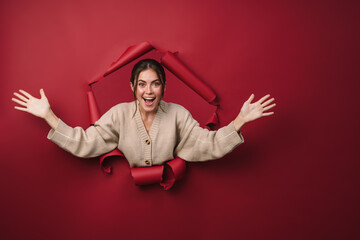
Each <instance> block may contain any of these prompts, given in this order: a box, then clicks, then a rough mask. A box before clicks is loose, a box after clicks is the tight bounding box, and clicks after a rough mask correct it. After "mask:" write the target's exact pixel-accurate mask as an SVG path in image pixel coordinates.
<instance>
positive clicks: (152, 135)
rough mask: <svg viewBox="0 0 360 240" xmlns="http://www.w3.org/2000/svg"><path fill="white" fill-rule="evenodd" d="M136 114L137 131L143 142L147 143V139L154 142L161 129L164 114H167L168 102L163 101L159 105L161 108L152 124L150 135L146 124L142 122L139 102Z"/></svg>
mask: <svg viewBox="0 0 360 240" xmlns="http://www.w3.org/2000/svg"><path fill="white" fill-rule="evenodd" d="M136 106H137V107H136V108H137V109H136V112H135V116H134V118H135V121H136V125H137V129H138V132H139V136H140V138H141V139H142V140H144V141H146V140H147V139H149V138H150V139H151V140H152V141H154V140H155V139H156V135H157V133H158V131H159V128H160V122H161V119H162V116H163V114H164V113H165V112H166V110H167V104H166V102H164V101H163V100H161V101H160V103H159V107H158V109H157V111H156V115H155V118H154V120H153V122H152V124H151V128H150V131H149V133H148V132H147V131H146V128H145V125H144V122H143V120H142V117H141V113H140V110H139V105H138V101H136Z"/></svg>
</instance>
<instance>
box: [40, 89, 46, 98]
mask: <svg viewBox="0 0 360 240" xmlns="http://www.w3.org/2000/svg"><path fill="white" fill-rule="evenodd" d="M40 96H41V98H46V96H45V92H44V89H40Z"/></svg>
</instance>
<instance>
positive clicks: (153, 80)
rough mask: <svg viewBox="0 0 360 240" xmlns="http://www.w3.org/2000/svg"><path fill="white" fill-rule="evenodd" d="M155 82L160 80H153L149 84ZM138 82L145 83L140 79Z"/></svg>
mask: <svg viewBox="0 0 360 240" xmlns="http://www.w3.org/2000/svg"><path fill="white" fill-rule="evenodd" d="M156 81H160V79H155V80H153V81H151V83H153V82H156ZM138 82H145V83H146V81H144V80H141V79H139V80H138Z"/></svg>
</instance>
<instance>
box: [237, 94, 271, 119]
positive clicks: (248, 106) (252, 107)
mask: <svg viewBox="0 0 360 240" xmlns="http://www.w3.org/2000/svg"><path fill="white" fill-rule="evenodd" d="M254 97H255V96H254V94H251V96H250V98H249V99H248V100H247V101H246V102H244V104H243V106H242V108H241V110H240V113H239V117H241V118H242V119H243V120H244V122H250V121H254V120H256V119H258V118H261V117H264V116H269V115H272V114H274V112H265V111H267V110H269V109H271V108H273V107H275V103H274V104H271V105H269V104H270V103H271V102H273V101H274V98H271V99H269V100H267V101H266V102H264V101H265V100H266V99H268V98H269V97H270V95H269V94H268V95H266V96H264V97H262V98H261V99H260V100H258V101H257V102H254V103H251V101H252V100H253V99H254Z"/></svg>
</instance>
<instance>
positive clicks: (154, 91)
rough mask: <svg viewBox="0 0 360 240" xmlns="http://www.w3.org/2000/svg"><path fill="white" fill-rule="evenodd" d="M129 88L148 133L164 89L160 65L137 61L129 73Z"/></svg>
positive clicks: (164, 80) (148, 60)
mask: <svg viewBox="0 0 360 240" xmlns="http://www.w3.org/2000/svg"><path fill="white" fill-rule="evenodd" d="M130 87H131V89H132V91H133V93H134V99H135V100H137V102H136V101H135V107H136V106H137V103H138V104H139V110H140V113H141V116H142V118H143V121H144V124H145V127H146V130H147V131H149V130H150V127H151V123H152V120H153V119H154V117H155V114H156V111H157V109H158V106H159V102H160V101H161V99H162V98H163V96H164V91H165V87H166V78H165V71H164V69H163V67H162V66H161V64H160V63H158V62H157V61H155V60H153V59H144V60H142V61H139V62H138V63H137V64H136V65H135V66H134V68H133V71H132V73H131V78H130ZM134 114H135V113H134Z"/></svg>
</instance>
